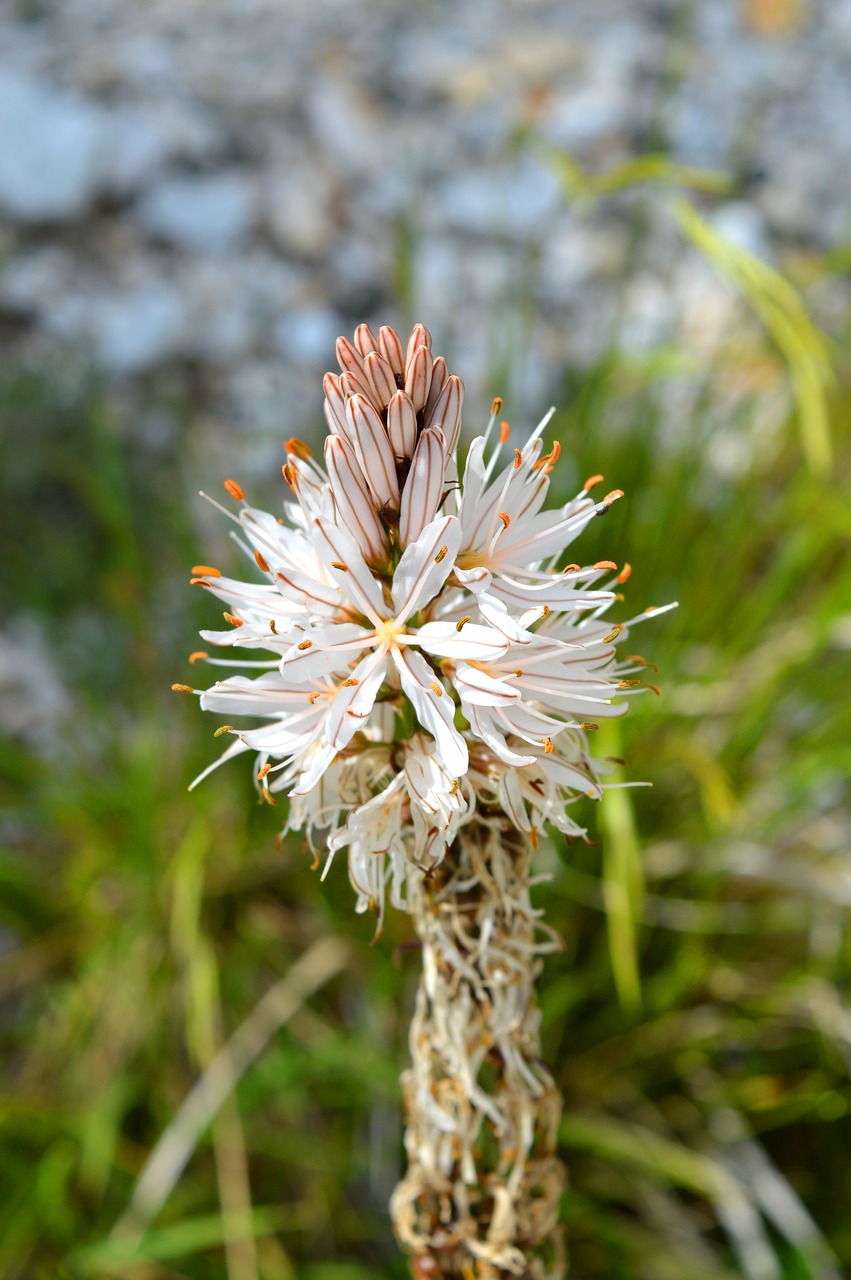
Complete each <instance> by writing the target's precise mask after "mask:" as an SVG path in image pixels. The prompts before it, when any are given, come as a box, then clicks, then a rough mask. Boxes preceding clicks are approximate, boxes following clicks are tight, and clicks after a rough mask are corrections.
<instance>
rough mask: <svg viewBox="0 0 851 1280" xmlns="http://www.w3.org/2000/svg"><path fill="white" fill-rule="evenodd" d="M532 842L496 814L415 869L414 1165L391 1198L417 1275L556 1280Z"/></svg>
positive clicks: (558, 1176) (550, 1095)
mask: <svg viewBox="0 0 851 1280" xmlns="http://www.w3.org/2000/svg"><path fill="white" fill-rule="evenodd" d="M531 852H532V851H531V847H530V845H529V842H528V840H527V839H526V838H525V837H524V836H523V835H521V834H520V833H519V832H517V831H516V830H515V829H513V828H511V827H509V825H508V824H507V823H506V822H505V820H504V819H502V818H501V817H500V816H496V817H494V818H493V819H490V820H488V819H482V820H480V821H476V822H474V823H471V824H470V825H469V826H467V827H464V828H463V829H462V831H461V833H460V835H459V837H458V839H457V840H456V842H455V844H454V845H453V846H452V849H451V850H450V852H449V855H448V856H447V858H446V859H445V861H444V862H443V863H442V864H441V865H440V866H439V867H438V868H437V869H436V870H435V871H434V873H433V874H432V875H431V876H423V877H416V878H415V877H413V876H412V877H411V880H410V882H409V886H410V887H409V904H408V905H409V910H410V912H411V914H412V916H413V919H414V923H415V926H416V930H417V934H418V936H419V938H420V941H421V942H422V948H423V972H422V979H421V982H420V987H419V991H418V993H417V1001H416V1009H415V1012H414V1018H413V1023H412V1026H411V1056H412V1064H411V1068H410V1070H409V1071H407V1072H406V1073H405V1075H404V1077H403V1082H402V1083H403V1089H404V1096H405V1107H406V1113H407V1131H406V1137H405V1145H406V1148H407V1152H408V1161H409V1166H408V1171H407V1173H406V1175H405V1177H404V1178H403V1180H402V1181H401V1182H400V1184H399V1186H398V1187H397V1188H396V1191H395V1193H394V1196H393V1201H392V1205H391V1208H392V1213H393V1225H394V1230H395V1232H396V1236H397V1239H398V1240H399V1242H400V1244H401V1245H402V1247H403V1248H404V1249H405V1250H407V1251H408V1252H409V1253H410V1254H411V1269H412V1274H413V1275H414V1277H416V1280H428V1278H432V1277H434V1278H437V1277H447V1278H448V1277H458V1278H459V1280H503V1277H505V1278H506V1280H507V1278H508V1277H513V1278H516V1277H518V1276H519V1277H526V1278H527V1280H563V1277H564V1276H565V1274H566V1262H565V1253H564V1245H563V1240H562V1233H561V1230H560V1228H559V1225H558V1210H559V1200H560V1197H561V1193H562V1191H563V1189H564V1185H565V1170H564V1167H563V1166H562V1164H561V1162H560V1161H559V1160H558V1158H557V1156H556V1135H557V1129H558V1121H559V1116H560V1113H561V1099H560V1096H559V1094H558V1091H557V1090H556V1088H555V1085H554V1083H553V1079H552V1076H551V1075H550V1073H549V1071H548V1070H547V1069H546V1067H545V1066H544V1065H543V1064H542V1062H541V1061H540V1036H539V1022H540V1015H539V1012H538V1008H537V1004H536V998H535V986H536V980H537V977H538V974H539V971H540V967H541V960H540V956H541V954H542V953H543V952H545V951H548V950H552V949H553V948H554V947H555V946H557V945H558V941H557V939H556V937H555V935H554V934H553V933H552V931H550V930H548V929H547V928H546V927H545V926H543V925H542V924H541V922H540V920H539V918H538V913H537V912H535V911H534V910H533V908H532V906H531V902H530V898H529V868H530V862H531Z"/></svg>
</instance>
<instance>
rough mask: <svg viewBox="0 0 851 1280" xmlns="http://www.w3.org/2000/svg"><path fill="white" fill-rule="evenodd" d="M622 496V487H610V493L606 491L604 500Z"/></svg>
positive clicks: (609, 500)
mask: <svg viewBox="0 0 851 1280" xmlns="http://www.w3.org/2000/svg"><path fill="white" fill-rule="evenodd" d="M622 497H623V489H612V491H611V493H607V494H606V496H605V498H604V499H603V501H604V502H614V501H615V499H616V498H622Z"/></svg>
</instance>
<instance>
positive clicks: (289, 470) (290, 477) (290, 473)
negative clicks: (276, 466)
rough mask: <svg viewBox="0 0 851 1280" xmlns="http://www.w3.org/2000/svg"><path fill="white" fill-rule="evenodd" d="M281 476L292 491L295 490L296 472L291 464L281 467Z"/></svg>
mask: <svg viewBox="0 0 851 1280" xmlns="http://www.w3.org/2000/svg"><path fill="white" fill-rule="evenodd" d="M281 475H282V476H283V477H284V479H285V480H286V482H287V484H288V485H289V486H290V488H291V489H293V490H294V489H295V470H294V468H293V467H292V466H291V465H290V463H289V462H285V463H284V465H283V466H282V467H281Z"/></svg>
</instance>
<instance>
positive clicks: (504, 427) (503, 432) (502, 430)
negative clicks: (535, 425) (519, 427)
mask: <svg viewBox="0 0 851 1280" xmlns="http://www.w3.org/2000/svg"><path fill="white" fill-rule="evenodd" d="M510 434H511V424H510V423H509V422H501V423H500V424H499V443H500V444H505V442H506V440H507V439H508V437H509V436H510Z"/></svg>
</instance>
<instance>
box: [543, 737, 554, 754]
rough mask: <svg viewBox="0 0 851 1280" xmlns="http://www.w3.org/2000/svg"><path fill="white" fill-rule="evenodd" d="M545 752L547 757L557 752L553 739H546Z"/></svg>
mask: <svg viewBox="0 0 851 1280" xmlns="http://www.w3.org/2000/svg"><path fill="white" fill-rule="evenodd" d="M544 751H545V752H546V754H547V755H551V754H552V752H553V751H555V747H554V746H553V740H552V738H544Z"/></svg>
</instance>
